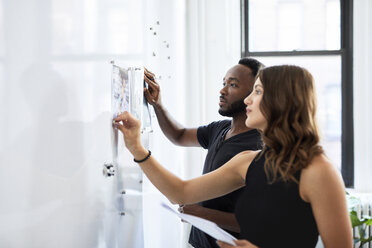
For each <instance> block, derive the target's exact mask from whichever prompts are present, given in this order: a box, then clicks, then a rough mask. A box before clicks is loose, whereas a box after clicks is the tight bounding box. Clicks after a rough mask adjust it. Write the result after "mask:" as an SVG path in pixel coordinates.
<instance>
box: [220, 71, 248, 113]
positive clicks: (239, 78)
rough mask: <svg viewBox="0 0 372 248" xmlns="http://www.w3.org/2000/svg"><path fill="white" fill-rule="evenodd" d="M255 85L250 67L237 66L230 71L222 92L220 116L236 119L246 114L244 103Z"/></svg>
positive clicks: (225, 78)
mask: <svg viewBox="0 0 372 248" xmlns="http://www.w3.org/2000/svg"><path fill="white" fill-rule="evenodd" d="M253 84H254V77H253V75H252V71H251V69H250V68H249V67H247V66H244V65H236V66H234V67H232V68H231V69H230V70H228V71H227V72H226V75H225V77H224V78H223V87H222V89H221V90H220V94H221V95H220V102H219V105H220V108H219V110H218V112H219V113H220V115H222V116H228V117H234V116H235V115H237V114H240V113H244V112H245V108H246V105H245V104H244V102H243V101H244V98H246V97H247V96H248V95H249V94H250V93H251V91H252V85H253Z"/></svg>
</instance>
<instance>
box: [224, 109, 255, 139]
mask: <svg viewBox="0 0 372 248" xmlns="http://www.w3.org/2000/svg"><path fill="white" fill-rule="evenodd" d="M246 119H247V116H246V114H245V112H242V113H241V114H238V115H236V116H234V117H233V118H232V120H231V126H230V130H229V131H228V132H227V134H226V136H225V139H228V138H231V137H233V136H235V135H237V134H240V133H244V132H247V131H249V130H252V128H248V127H247V126H246V125H245V120H246Z"/></svg>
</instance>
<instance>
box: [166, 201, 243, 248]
mask: <svg viewBox="0 0 372 248" xmlns="http://www.w3.org/2000/svg"><path fill="white" fill-rule="evenodd" d="M161 205H162V206H163V207H164V208H166V209H168V210H169V211H170V212H172V213H174V214H175V215H177V216H178V217H180V218H181V219H182V220H184V221H186V222H188V223H190V224H191V225H193V226H194V227H196V228H198V229H200V230H202V231H203V232H205V233H207V234H209V235H210V236H212V237H213V238H215V239H217V240H221V241H223V242H225V243H228V244H230V245H235V243H234V240H236V238H235V237H234V236H232V235H231V234H230V233H228V232H226V231H225V230H223V229H221V228H220V227H219V226H217V225H216V224H215V223H214V222H212V221H209V220H206V219H203V218H199V217H196V216H193V215H189V214H183V213H179V212H178V211H176V210H175V209H173V208H172V207H171V206H169V205H168V204H166V203H164V202H163V203H161Z"/></svg>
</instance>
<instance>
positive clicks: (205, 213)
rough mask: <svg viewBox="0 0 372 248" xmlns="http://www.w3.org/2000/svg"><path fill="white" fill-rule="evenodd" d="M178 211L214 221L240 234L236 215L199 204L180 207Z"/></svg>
mask: <svg viewBox="0 0 372 248" xmlns="http://www.w3.org/2000/svg"><path fill="white" fill-rule="evenodd" d="M178 211H179V212H180V213H185V214H190V215H194V216H197V217H200V218H203V219H206V220H209V221H212V222H214V223H216V224H217V225H218V226H220V227H221V228H223V229H226V230H229V231H232V232H236V233H239V232H240V227H239V224H238V221H237V220H236V218H235V215H234V213H227V212H223V211H220V210H215V209H210V208H205V207H202V206H200V205H199V204H190V205H180V207H179V208H178Z"/></svg>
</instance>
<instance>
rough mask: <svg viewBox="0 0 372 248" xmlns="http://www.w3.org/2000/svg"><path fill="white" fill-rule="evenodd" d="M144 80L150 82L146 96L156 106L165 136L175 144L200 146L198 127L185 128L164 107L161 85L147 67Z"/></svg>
mask: <svg viewBox="0 0 372 248" xmlns="http://www.w3.org/2000/svg"><path fill="white" fill-rule="evenodd" d="M144 72H145V74H144V80H145V81H146V83H147V84H148V88H145V89H144V91H145V97H146V99H147V101H148V102H149V103H150V104H151V105H152V106H153V107H154V110H155V114H156V117H157V119H158V122H159V126H160V128H161V130H162V131H163V133H164V134H165V136H166V137H167V138H168V139H169V140H170V141H171V142H172V143H173V144H175V145H179V146H200V144H199V141H198V138H197V135H196V132H197V128H185V127H183V126H182V125H181V124H179V123H178V122H177V121H176V120H175V119H173V118H172V116H171V115H170V114H169V113H168V111H167V110H166V109H165V108H164V107H163V105H162V103H161V97H160V86H159V84H158V83H157V82H156V80H155V74H153V73H152V72H150V71H148V70H147V69H146V68H145V71H144Z"/></svg>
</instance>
